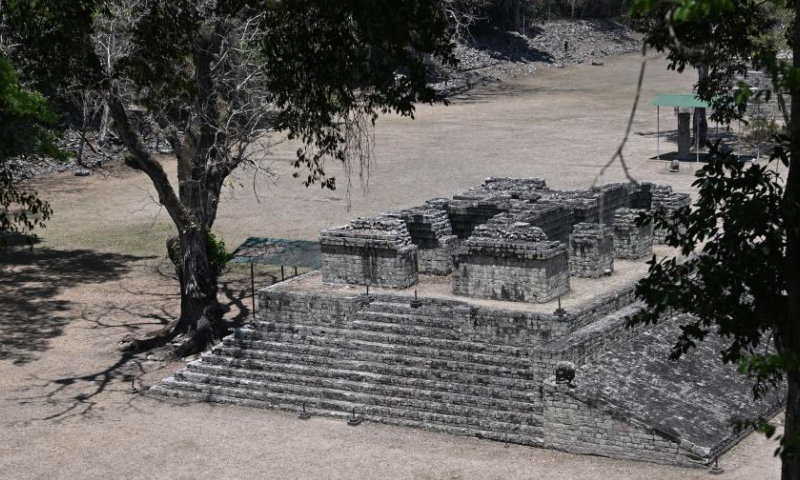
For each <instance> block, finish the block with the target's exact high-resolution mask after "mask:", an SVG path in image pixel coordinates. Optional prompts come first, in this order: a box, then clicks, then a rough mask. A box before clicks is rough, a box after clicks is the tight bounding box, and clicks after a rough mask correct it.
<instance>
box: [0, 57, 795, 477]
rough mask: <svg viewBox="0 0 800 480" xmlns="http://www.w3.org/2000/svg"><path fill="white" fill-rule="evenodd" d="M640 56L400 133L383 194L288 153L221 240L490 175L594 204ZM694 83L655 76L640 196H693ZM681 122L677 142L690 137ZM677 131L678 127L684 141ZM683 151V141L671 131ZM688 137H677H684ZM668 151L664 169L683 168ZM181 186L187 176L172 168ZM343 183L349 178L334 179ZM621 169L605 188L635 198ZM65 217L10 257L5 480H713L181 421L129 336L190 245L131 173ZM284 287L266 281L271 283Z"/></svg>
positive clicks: (451, 446) (77, 192)
mask: <svg viewBox="0 0 800 480" xmlns="http://www.w3.org/2000/svg"><path fill="white" fill-rule="evenodd" d="M640 61H641V58H640V56H637V55H627V56H622V57H617V58H613V59H608V60H607V61H606V62H605V66H603V67H592V66H589V65H581V66H577V67H569V68H565V69H552V70H545V71H540V72H539V73H537V74H536V75H535V76H530V77H524V78H518V79H516V80H513V81H509V82H505V83H501V84H496V85H492V86H490V87H487V88H485V89H483V90H481V91H479V92H474V93H472V94H470V95H466V96H463V97H460V98H458V99H456V100H455V101H454V102H453V103H452V105H450V106H446V107H445V106H441V105H437V106H433V107H431V106H421V107H420V108H419V110H418V112H417V119H416V120H415V121H410V120H407V119H400V118H394V117H391V118H382V119H381V120H380V121H379V122H378V128H377V131H376V134H375V141H376V143H375V158H376V163H375V164H374V165H373V168H372V170H371V175H370V180H369V189H368V192H364V191H362V190H361V189H360V188H359V187H358V186H357V184H358V180H357V178H356V179H354V184H356V187H354V188H353V189H352V190H351V208H350V209H349V210H348V208H347V204H348V202H347V195H346V192H345V191H344V190H338V191H334V192H331V191H323V190H320V189H318V188H310V189H304V188H303V187H302V185H301V184H300V181H299V180H297V179H293V178H291V176H290V175H289V174H290V173H291V168H290V167H289V165H288V161H289V159H290V158H291V156H292V152H293V151H294V147H293V146H292V145H289V144H281V145H277V146H275V147H274V150H273V161H272V162H271V163H270V164H269V167H270V168H272V170H273V171H274V172H275V174H276V177H275V178H274V179H273V180H271V181H269V182H267V183H263V182H257V191H258V195H256V194H255V192H254V190H253V188H252V185H253V177H252V175H251V173H250V172H242V173H241V174H240V176H239V178H238V180H239V182H238V183H241V186H235V188H231V189H230V190H229V191H228V192H227V194H226V198H225V200H224V203H223V204H222V206H221V207H220V211H219V217H218V220H217V223H216V225H215V231H216V233H217V234H218V235H220V236H222V238H224V239H225V240H226V242H227V244H228V246H229V248H232V247H234V246H235V245H238V244H239V243H241V242H242V241H243V240H244V239H245V238H246V237H248V236H270V237H282V238H298V239H313V238H315V237H316V235H317V233H318V232H319V230H320V229H322V228H325V227H330V226H333V225H338V224H342V223H344V222H346V221H347V220H348V219H350V218H352V217H354V216H356V215H369V214H375V213H379V212H381V211H384V210H388V209H392V208H400V207H407V206H413V205H416V204H419V203H420V202H422V201H423V200H425V199H426V198H430V197H437V196H449V195H453V194H455V193H458V192H460V191H463V190H465V189H467V188H469V187H471V186H474V185H477V184H479V183H480V182H481V181H482V180H483V179H484V178H485V177H487V176H542V177H544V178H546V179H547V181H548V184H550V185H551V186H553V187H556V188H579V187H585V186H589V185H591V184H592V183H593V182H594V181H595V177H596V176H597V174H598V172H599V171H600V168H601V167H602V165H603V164H604V163H605V162H606V161H607V160H608V159H609V158H610V157H611V155H612V153H613V152H614V150H615V149H616V148H617V146H618V144H619V141H620V140H621V138H622V135H623V132H624V129H625V125H626V122H627V118H628V115H629V112H630V107H631V104H632V101H633V96H634V93H635V86H636V80H637V75H638V71H639V67H640ZM693 81H694V75H692V74H686V75H677V74H675V73H672V72H667V70H666V63H665V62H664V61H663V60H661V59H650V60H649V62H648V64H647V75H646V78H645V82H644V86H643V93H642V101H641V104H640V109H639V112H638V113H637V116H636V118H635V122H634V127H633V131H632V134H631V137H630V140H629V145H628V147H627V149H626V158H627V160H628V162H629V164H628V165H629V167H630V169H631V173H632V175H633V176H634V177H635V178H636V179H638V180H649V181H655V182H660V183H671V184H673V185H675V186H676V188H677V189H678V190H679V191H686V192H690V191H691V187H690V185H691V182H692V169H691V166H689V165H684V166H683V168H682V171H681V173H679V174H670V173H668V171H667V168H666V165H665V164H664V163H661V162H656V161H650V160H647V158H649V157H651V156H653V155H654V154H655V138H654V135H653V133H654V130H655V112H654V111H653V108H652V107H650V106H649V105H648V104H647V102H649V100H650V99H651V98H652V97H654V96H655V95H657V94H659V93H680V92H687V91H689V89H690V88H691V85H692V83H693ZM674 124H675V119H674V117H673V116H672V113H671V112H670V113H669V114H668V115H667V114H662V117H661V125H662V128H664V129H666V130H673V131H674V129H675V125H674ZM665 125H666V128H665ZM668 133H670V132H668ZM672 133H674V132H672ZM674 149H675V145H674V144H671V145H669V146H665V145H664V144H663V143H662V152H664V151H666V150H674ZM167 168H168V170H169V171H170V172H171V174H173V175H174V169H175V168H174V163H172V162H167ZM330 170H331V171H332V172H335V171H336V170H337V169H336V168H334V167H333V166H332V167H331V168H330ZM623 178H624V177H623V174H622V170H621V169H620V168H619V166H618V165H615V166H614V167H613V168H611V169H609V170H608V172H607V173H606V174H605V175H604V176H603V177H602V178H601V179H600V180H599V182H600V183H604V182H610V181H619V180H622V179H623ZM37 185H38V188H39V190H40V191H41V192H42V193H43V194H44V196H45V197H46V198H48V199H49V200H50V201H51V202H52V204H53V206H54V208H55V216H54V217H53V219H52V221H51V222H50V223H49V226H48V228H47V229H46V230H44V231H43V232H41V235H42V237H43V242H42V243H41V244H39V245H38V246H37V247H36V248H35V249H34V250H33V251H19V250H17V251H14V252H11V253H6V254H3V256H2V257H0V263H2V265H1V268H2V274H1V275H0V479H9V480H22V479H108V478H113V479H123V478H124V479H128V478H130V479H184V478H185V479H189V478H191V479H197V478H202V479H229V478H230V479H238V478H276V479H277V478H280V479H295V478H298V479H300V478H304V479H305V478H308V479H311V478H330V479H338V478H342V479H344V478H347V479H373V478H398V479H400V478H402V479H442V480H443V479H540V478H541V479H554V480H557V479H592V478H615V479H621V480H633V479H665V480H666V479H693V478H696V479H700V478H706V476H707V475H708V473H706V472H704V471H702V470H685V469H679V468H674V467H668V466H659V465H652V464H644V463H636V462H626V461H618V460H611V459H605V458H599V457H587V456H576V455H569V454H564V453H560V452H555V451H550V450H540V449H531V448H527V447H519V446H505V445H503V444H501V443H496V442H488V441H482V440H477V439H473V438H461V437H453V436H448V435H442V434H435V433H430V432H424V431H420V430H415V429H405V428H398V427H390V426H383V425H375V424H366V425H362V426H360V427H357V428H352V427H348V426H347V425H346V424H345V423H344V422H340V421H336V420H331V419H323V418H314V419H311V420H309V421H307V422H303V421H300V420H298V419H296V418H295V417H294V416H292V415H290V414H287V413H285V412H277V411H261V410H253V409H248V408H241V407H232V406H219V405H208V404H194V403H182V402H165V401H162V400H160V399H157V398H150V397H148V396H147V395H146V394H140V393H133V391H132V390H130V389H131V387H132V386H133V387H136V389H137V391H142V390H143V387H144V386H147V385H152V384H153V383H155V382H157V381H158V380H159V379H161V378H163V377H165V376H168V375H169V374H170V373H171V372H173V371H174V370H177V369H178V368H180V366H181V363H180V362H166V361H163V359H161V358H160V357H158V356H157V355H142V356H138V357H131V356H125V355H121V354H120V353H119V352H118V351H117V346H118V342H119V340H120V339H121V338H123V336H125V335H128V334H141V333H143V332H146V331H150V330H153V329H156V328H159V327H160V326H163V325H165V324H166V323H167V322H169V321H170V320H171V319H172V318H173V316H174V315H175V314H176V313H177V312H176V308H177V303H178V295H177V291H176V282H175V279H174V277H173V275H172V271H171V267H170V266H169V264H168V262H166V261H165V260H164V258H163V255H164V239H165V236H166V235H167V234H168V233H169V232H170V230H171V227H170V225H169V223H168V221H167V218H166V214H165V212H163V211H160V209H159V207H158V205H157V204H156V203H155V202H154V200H153V192H152V188H150V187H149V185H148V181H147V179H146V178H145V177H144V176H143V175H141V174H137V173H134V172H130V171H127V170H115V171H108V172H105V173H104V174H101V175H95V176H93V177H88V178H81V177H72V176H69V175H66V174H59V175H53V176H49V177H44V178H40V179H38V180H37ZM245 273H246V272H244V271H241V270H239V269H233V270H232V271H231V272H229V273H228V274H226V275H225V276H224V277H223V282H222V292H221V295H220V299H221V301H222V302H223V304H224V305H226V306H227V307H228V308H229V313H228V315H227V318H228V320H229V321H230V322H232V323H233V324H236V323H241V322H242V321H245V319H246V318H248V316H249V315H250V314H251V311H250V297H249V287H248V285H247V283H248V282H246V281H245V279H246V275H245ZM274 274H275V272H272V271H261V272H260V275H259V278H260V280H261V282H262V283H267V282H269V281H270V278H271V277H270V275H274ZM774 448H775V444H774V443H772V442H769V441H767V440H766V439H764V438H763V437H761V436H756V435H751V436H750V437H748V438H747V439H745V440H744V441H743V442H742V443H741V444H740V445H738V446H737V447H736V448H735V449H733V450H732V451H731V452H729V453H728V454H726V455H725V456H724V457H722V458H721V459H720V466H722V467H723V468H724V469H725V472H726V473H725V474H723V475H722V476H720V477H719V478H727V479H747V480H751V479H762V478H764V479H768V478H778V476H779V463H778V461H776V460H775V459H774V458H773V457H772V451H773V450H774Z"/></svg>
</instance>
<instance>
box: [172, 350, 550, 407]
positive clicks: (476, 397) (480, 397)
mask: <svg viewBox="0 0 800 480" xmlns="http://www.w3.org/2000/svg"><path fill="white" fill-rule="evenodd" d="M296 367H300V366H296ZM186 368H187V369H188V370H189V371H191V372H194V373H204V374H207V375H215V376H223V377H240V378H247V379H250V380H256V381H260V382H272V383H283V384H295V385H303V386H307V387H319V388H328V389H343V390H348V391H352V392H359V393H366V394H376V395H384V396H391V397H395V398H405V399H416V400H426V401H433V402H445V403H447V404H451V405H460V406H466V407H478V408H491V409H493V410H501V411H511V412H525V413H528V414H531V415H539V414H541V411H542V406H541V404H540V396H539V392H538V391H533V392H531V391H527V392H515V394H516V397H515V399H510V398H508V397H510V395H509V394H508V393H509V392H507V391H506V392H503V393H504V394H505V396H506V398H499V397H498V396H496V395H495V392H496V390H493V389H489V388H485V387H480V386H471V385H464V384H456V385H455V387H458V388H459V390H458V391H457V390H456V388H454V387H453V386H451V384H447V383H441V382H427V384H424V383H417V384H416V385H411V386H407V385H397V384H395V383H394V382H392V381H391V380H390V381H386V377H383V376H379V375H354V374H355V373H357V372H347V371H344V370H341V371H336V370H335V371H334V373H333V374H332V373H331V372H330V369H326V370H320V369H316V370H314V369H313V367H312V368H305V369H302V370H301V369H300V368H294V369H290V371H289V372H282V371H274V370H270V369H263V368H259V369H251V368H248V367H247V366H246V365H244V366H241V367H239V366H238V365H231V364H227V365H219V364H210V363H203V362H201V361H195V362H191V363H189V364H188V365H187V366H186ZM339 373H340V374H339ZM537 404H538V406H537Z"/></svg>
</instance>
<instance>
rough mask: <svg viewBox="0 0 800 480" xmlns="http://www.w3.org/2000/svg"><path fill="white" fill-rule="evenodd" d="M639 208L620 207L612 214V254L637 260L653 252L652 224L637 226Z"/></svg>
mask: <svg viewBox="0 0 800 480" xmlns="http://www.w3.org/2000/svg"><path fill="white" fill-rule="evenodd" d="M641 212H642V211H641V210H636V209H632V208H621V209H619V210H617V213H616V214H615V215H614V256H615V257H616V258H624V259H629V260H637V259H639V258H643V257H646V256H648V255H651V254H652V253H653V226H652V224H648V225H643V226H641V227H640V226H637V225H636V218H637V217H638V216H639V214H640V213H641Z"/></svg>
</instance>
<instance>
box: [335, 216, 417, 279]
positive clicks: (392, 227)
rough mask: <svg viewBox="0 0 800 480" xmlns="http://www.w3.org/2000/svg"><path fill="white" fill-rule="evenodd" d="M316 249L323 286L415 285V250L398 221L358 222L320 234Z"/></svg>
mask: <svg viewBox="0 0 800 480" xmlns="http://www.w3.org/2000/svg"><path fill="white" fill-rule="evenodd" d="M320 245H321V250H322V274H323V276H324V277H325V281H327V282H330V283H346V284H357V285H376V286H386V287H399V288H405V287H409V286H411V285H413V284H415V283H416V282H417V247H416V245H414V244H413V243H412V242H411V236H410V235H409V233H408V229H407V228H406V224H405V222H403V221H402V220H399V219H396V218H378V219H366V218H358V219H356V220H353V221H352V222H350V223H349V224H348V225H346V226H345V227H342V228H338V229H332V230H324V231H323V232H322V233H321V234H320Z"/></svg>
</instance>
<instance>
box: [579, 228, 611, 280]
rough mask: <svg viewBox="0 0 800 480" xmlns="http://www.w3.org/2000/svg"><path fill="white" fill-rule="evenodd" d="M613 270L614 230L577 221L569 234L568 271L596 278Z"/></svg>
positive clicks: (580, 275)
mask: <svg viewBox="0 0 800 480" xmlns="http://www.w3.org/2000/svg"><path fill="white" fill-rule="evenodd" d="M607 271H608V272H613V271H614V231H613V230H612V229H611V228H609V227H606V226H605V225H599V224H597V223H579V224H577V225H575V226H574V227H573V229H572V235H570V236H569V273H570V275H572V276H575V277H584V278H597V277H601V276H603V275H605V274H606V272H607Z"/></svg>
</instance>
